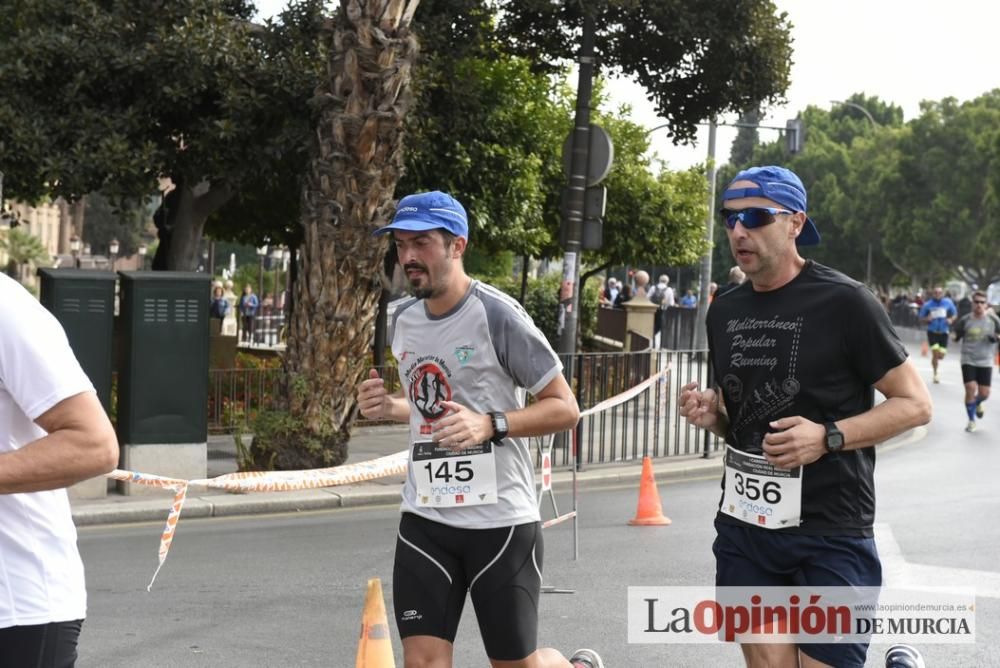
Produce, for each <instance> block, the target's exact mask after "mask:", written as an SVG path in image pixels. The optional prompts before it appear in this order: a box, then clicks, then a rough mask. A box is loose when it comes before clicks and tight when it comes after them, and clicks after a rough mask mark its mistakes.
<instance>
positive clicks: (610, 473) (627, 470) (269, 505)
mask: <svg viewBox="0 0 1000 668" xmlns="http://www.w3.org/2000/svg"><path fill="white" fill-rule="evenodd" d="M641 463H642V462H641V460H636V461H635V462H626V463H622V464H619V465H613V466H608V465H602V466H594V467H593V468H591V469H587V470H584V471H581V472H580V473H578V474H577V485H578V486H579V487H594V488H598V487H602V486H610V485H615V484H620V483H628V482H638V480H639V479H640V478H641V475H642V466H641ZM653 470H654V472H655V474H656V476H657V477H658V479H660V480H677V479H684V478H691V477H696V476H701V475H705V474H707V473H715V472H721V471H722V458H721V457H715V458H710V459H702V458H701V456H700V455H699V456H697V459H693V460H691V461H684V462H678V461H669V460H668V461H663V460H661V461H660V462H659V463H655V464H654V465H653ZM572 486H573V475H572V471H565V470H564V471H558V470H557V471H554V472H553V475H552V488H553V489H554V490H556V491H559V492H565V491H569V490H571V489H572ZM172 499H173V494H172V493H170V492H163V493H161V494H156V495H155V496H152V495H149V496H144V497H143V498H142V499H141V500H135V501H131V500H130V501H117V500H116V501H111V502H105V503H93V504H84V505H79V506H77V507H74V508H73V509H72V514H73V522H74V523H75V524H76V526H78V527H83V526H99V525H109V524H129V523H142V522H163V521H166V518H167V514H168V513H169V511H170V504H171V500H172ZM399 499H400V486H399V485H385V484H367V485H344V486H341V487H331V488H325V489H312V490H304V491H297V492H267V493H259V494H227V493H221V494H205V495H189V496H188V497H187V499H186V500H185V502H184V510H183V511H182V513H181V517H183V518H185V519H189V518H193V517H201V518H207V517H238V516H246V515H261V514H274V513H297V512H307V511H312V510H330V509H335V508H357V507H361V506H380V505H392V504H396V503H399Z"/></svg>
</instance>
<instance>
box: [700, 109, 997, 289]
mask: <svg viewBox="0 0 1000 668" xmlns="http://www.w3.org/2000/svg"><path fill="white" fill-rule="evenodd" d="M848 101H849V102H851V103H852V104H853V105H858V106H860V107H862V108H863V109H865V110H866V111H868V112H869V113H870V114H871V116H872V118H873V119H874V121H875V122H874V123H872V122H871V121H869V120H868V119H867V117H866V116H865V115H864V114H863V112H861V111H860V110H858V109H857V108H856V107H853V106H850V105H835V106H834V107H833V108H832V109H831V110H824V109H819V108H816V107H810V108H807V109H805V110H804V111H803V112H802V118H803V119H804V121H805V125H806V137H807V140H806V144H805V149H804V150H803V151H802V153H800V154H798V155H796V156H787V155H785V153H784V147H783V144H782V142H781V141H780V140H779V141H773V140H772V141H768V142H765V143H763V144H761V145H760V146H758V148H757V149H756V151H755V157H754V160H753V162H754V163H755V164H766V163H773V164H785V165H787V166H788V167H790V168H791V169H793V170H795V171H796V173H798V174H799V176H800V177H801V178H802V180H803V182H804V183H805V185H806V187H807V189H808V191H809V213H810V216H811V217H812V218H813V220H815V221H816V223H817V226H818V227H819V230H820V233H821V234H822V237H823V242H822V243H821V244H820V245H819V246H816V247H814V248H806V249H803V253H804V254H808V255H809V256H810V257H814V258H816V259H817V260H819V261H821V262H824V263H827V264H830V265H832V266H834V267H836V268H838V269H841V270H842V271H845V272H846V273H848V274H850V275H851V276H854V277H855V278H857V279H859V280H868V278H869V276H870V279H871V283H872V285H873V287H875V286H878V287H881V288H883V289H887V288H889V287H890V286H891V285H900V286H908V285H911V284H912V285H917V286H927V285H929V284H930V283H935V282H941V281H944V280H946V279H949V278H958V279H961V280H963V281H965V282H967V283H970V284H971V283H975V284H978V285H979V286H980V287H985V286H986V285H989V284H990V283H993V282H995V281H997V280H1000V250H998V247H997V244H996V239H997V237H998V235H1000V201H998V194H1000V90H994V91H991V92H987V93H985V94H983V95H981V96H980V97H978V98H976V99H973V100H969V101H967V102H963V103H959V102H958V101H957V100H955V99H952V98H946V99H944V100H940V101H926V102H924V103H923V104H922V107H921V113H920V115H919V116H918V117H916V118H914V119H912V120H910V121H908V122H906V123H904V122H903V115H902V110H901V109H900V108H899V107H898V106H896V105H893V104H891V103H889V102H885V101H883V100H880V99H879V98H877V97H866V96H864V95H860V94H859V95H855V96H852V97H851V98H850V99H849V100H848ZM745 166H747V165H746V164H733V165H729V166H727V167H726V168H725V169H723V170H722V171H721V172H720V183H725V182H726V181H727V180H728V179H729V178H731V177H732V176H733V174H735V170H736V169H739V168H742V167H745ZM720 229H721V228H720ZM723 234H724V233H723ZM720 238H721V239H723V240H724V239H725V237H724V236H722V237H720ZM869 249H870V250H869ZM869 252H870V255H871V259H870V261H869Z"/></svg>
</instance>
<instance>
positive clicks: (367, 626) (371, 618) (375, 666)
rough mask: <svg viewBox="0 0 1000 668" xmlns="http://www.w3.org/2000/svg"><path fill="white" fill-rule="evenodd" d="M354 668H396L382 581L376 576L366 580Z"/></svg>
mask: <svg viewBox="0 0 1000 668" xmlns="http://www.w3.org/2000/svg"><path fill="white" fill-rule="evenodd" d="M354 668H396V660H395V659H393V658H392V640H391V639H390V638H389V622H388V621H387V620H386V618H385V602H384V600H383V599H382V581H381V580H379V579H378V578H371V579H370V580H368V594H367V595H366V596H365V610H364V612H363V613H362V615H361V641H360V642H359V643H358V657H357V659H356V660H355V662H354Z"/></svg>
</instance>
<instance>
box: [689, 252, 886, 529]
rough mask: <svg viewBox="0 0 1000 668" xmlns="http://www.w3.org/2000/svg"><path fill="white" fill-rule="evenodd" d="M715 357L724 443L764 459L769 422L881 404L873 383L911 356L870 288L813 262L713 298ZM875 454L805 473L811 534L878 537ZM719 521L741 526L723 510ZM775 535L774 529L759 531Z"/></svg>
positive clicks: (825, 416) (848, 456) (857, 454)
mask: <svg viewBox="0 0 1000 668" xmlns="http://www.w3.org/2000/svg"><path fill="white" fill-rule="evenodd" d="M707 327H708V340H709V348H710V359H711V363H712V365H713V369H714V371H715V382H716V383H717V384H718V385H719V386H720V387H721V388H722V396H723V398H724V400H725V402H726V412H727V414H728V415H729V431H728V433H727V434H726V442H727V443H729V444H730V445H732V446H733V447H735V448H737V449H739V450H745V451H749V452H754V453H756V454H763V450H762V448H761V442H762V441H763V438H764V434H766V433H767V432H768V431H769V427H768V423H769V422H771V421H773V420H776V419H778V418H782V417H791V416H796V415H800V416H802V417H804V418H806V419H808V420H812V421H813V422H818V423H820V424H823V423H826V422H832V421H836V420H840V419H843V418H847V417H851V416H853V415H858V414H859V413H863V412H865V411H867V410H868V409H870V408H871V407H872V406H873V405H874V399H875V390H874V388H873V387H872V386H873V385H874V384H875V383H876V382H877V381H878V380H879V379H881V378H882V377H883V376H884V375H885V374H886V373H887V372H888V371H890V370H892V369H893V368H895V367H897V366H899V365H900V364H902V363H903V362H904V361H905V360H906V349H905V348H904V347H903V345H902V343H901V342H900V340H899V337H898V336H897V335H896V332H895V330H894V329H893V328H892V325H891V324H890V322H889V317H888V315H887V314H886V312H885V309H884V308H882V305H881V304H879V302H878V300H877V299H875V297H874V295H872V294H871V293H870V292H869V291H868V290H867V289H866V288H865V286H864V285H862V284H861V283H858V282H857V281H855V280H853V279H851V278H849V277H847V276H845V275H844V274H842V273H840V272H838V271H836V270H833V269H830V268H829V267H825V266H823V265H821V264H817V263H815V262H812V261H807V262H806V265H805V267H804V268H803V269H802V271H801V272H800V273H799V275H798V276H796V277H795V278H794V279H793V280H792V281H790V282H789V283H788V284H787V285H784V286H782V287H781V288H779V289H777V290H773V291H770V292H755V291H754V290H753V286H752V285H751V284H750V282H749V281H748V282H746V283H744V284H743V285H740V286H739V287H738V288H735V289H733V290H731V291H728V292H726V293H725V294H724V295H722V296H721V297H720V298H717V299H715V300H714V301H713V302H712V305H711V307H710V308H709V310H708V316H707ZM874 474H875V448H862V449H860V450H850V451H844V452H840V453H836V454H834V453H827V454H825V455H823V456H822V457H820V458H819V459H818V460H816V461H815V462H813V463H812V464H808V465H806V466H805V467H804V469H803V472H802V524H801V525H799V526H798V527H791V528H788V529H779V531H787V532H790V533H801V534H810V535H861V536H871V535H872V522H873V521H874V518H875V480H874ZM718 520H719V521H722V522H727V523H735V524H741V525H742V526H747V525H745V524H743V523H741V522H740V521H739V520H737V519H735V518H732V517H730V516H728V515H725V514H723V513H721V512H720V513H719V514H718ZM760 530H761V531H770V529H760Z"/></svg>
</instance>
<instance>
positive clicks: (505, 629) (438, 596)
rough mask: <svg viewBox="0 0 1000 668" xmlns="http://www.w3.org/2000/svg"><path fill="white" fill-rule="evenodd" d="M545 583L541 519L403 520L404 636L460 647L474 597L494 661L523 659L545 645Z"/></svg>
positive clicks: (398, 605) (397, 584) (399, 553)
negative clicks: (460, 524) (479, 525)
mask: <svg viewBox="0 0 1000 668" xmlns="http://www.w3.org/2000/svg"><path fill="white" fill-rule="evenodd" d="M541 586H542V530H541V525H540V523H538V522H533V523H530V524H519V525H517V526H511V527H502V528H498V529H458V528H455V527H451V526H448V525H445V524H440V523H438V522H433V521H431V520H428V519H425V518H423V517H419V516H418V515H414V514H413V513H403V515H402V517H401V518H400V521H399V534H398V536H397V537H396V559H395V563H394V565H393V569H392V599H393V607H394V609H395V614H396V627H397V628H398V629H399V635H400V637H402V638H407V637H409V636H417V635H427V636H434V637H436V638H443V639H444V640H447V641H448V642H451V643H453V642H455V634H456V632H457V631H458V622H459V619H461V617H462V607H463V606H464V605H465V594H466V592H469V593H470V594H471V596H472V605H473V606H474V607H475V610H476V618H477V620H478V621H479V632H480V634H481V635H482V637H483V645H484V646H485V648H486V654H487V656H489V658H490V659H493V660H495V661H518V660H520V659H523V658H525V657H527V656H528V655H530V654H531V653H532V652H534V651H535V649H536V648H537V643H538V598H539V594H540V592H541Z"/></svg>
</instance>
